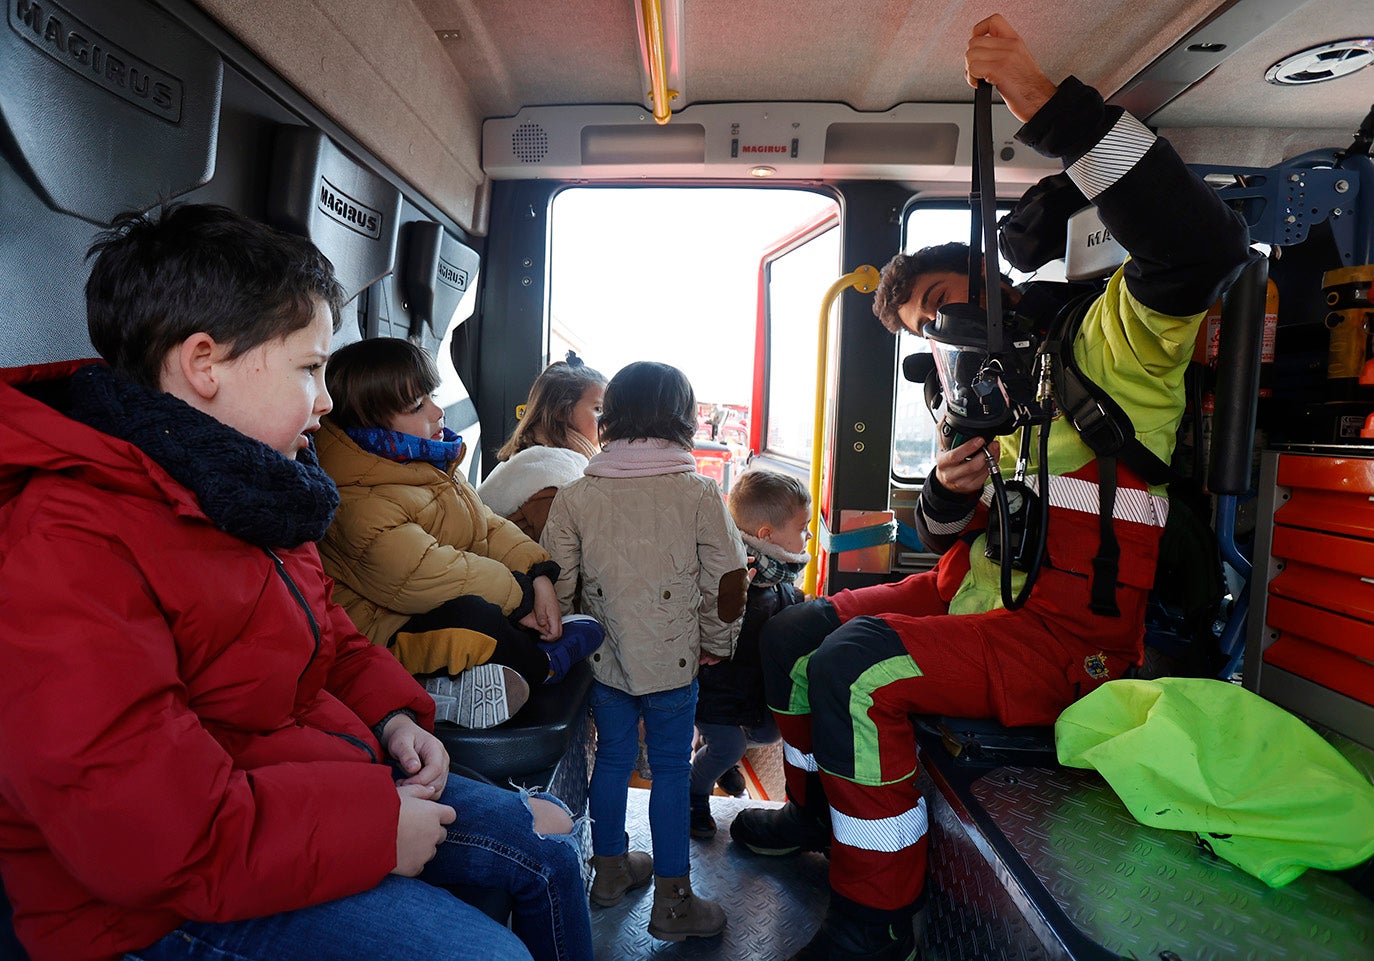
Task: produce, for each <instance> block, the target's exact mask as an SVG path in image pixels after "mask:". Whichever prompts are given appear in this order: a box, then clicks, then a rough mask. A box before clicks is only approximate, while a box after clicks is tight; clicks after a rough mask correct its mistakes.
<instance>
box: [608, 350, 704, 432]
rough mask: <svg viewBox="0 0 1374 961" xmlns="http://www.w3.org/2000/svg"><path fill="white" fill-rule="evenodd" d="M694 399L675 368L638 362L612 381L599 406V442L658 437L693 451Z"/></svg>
mask: <svg viewBox="0 0 1374 961" xmlns="http://www.w3.org/2000/svg"><path fill="white" fill-rule="evenodd" d="M696 432H697V397H696V394H695V393H694V392H693V391H692V384H691V381H689V380H688V379H687V375H686V374H684V373H683V372H682V371H680V370H678V369H677V368H676V367H672V366H669V365H668V364H660V363H657V362H655V361H652V360H641V361H637V362H635V363H633V364H630V365H629V366H628V367H625V368H622V369H621V371H620V373H618V374H616V375H615V376H614V377H612V378H611V382H610V383H609V384H607V385H606V400H605V402H604V403H603V404H602V407H601V442H602V443H603V444H609V443H610V442H611V441H613V440H642V439H644V438H647V437H659V438H662V439H663V440H667V441H672V442H673V443H674V444H677V445H678V446H679V447H681V448H683V449H684V450H691V449H692V438H693V437H695V436H696Z"/></svg>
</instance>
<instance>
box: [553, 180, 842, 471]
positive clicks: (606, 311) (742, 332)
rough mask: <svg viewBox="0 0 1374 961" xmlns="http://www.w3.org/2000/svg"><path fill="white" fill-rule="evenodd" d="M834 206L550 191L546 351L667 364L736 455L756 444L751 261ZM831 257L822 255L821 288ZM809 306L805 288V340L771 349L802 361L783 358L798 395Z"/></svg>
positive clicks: (807, 369) (795, 194)
mask: <svg viewBox="0 0 1374 961" xmlns="http://www.w3.org/2000/svg"><path fill="white" fill-rule="evenodd" d="M835 207H836V204H835V201H834V200H833V199H832V198H831V197H829V196H827V195H824V194H818V193H813V192H810V191H804V190H791V189H787V188H748V187H737V188H707V187H700V188H695V187H677V188H657V187H574V188H570V189H568V190H564V191H562V192H560V193H559V194H558V195H557V196H556V197H555V198H554V202H553V207H552V211H551V216H550V223H551V227H550V244H551V247H550V254H549V264H550V268H549V269H550V276H549V318H548V319H549V327H548V331H549V333H548V358H549V359H554V360H557V359H561V358H562V357H563V356H564V354H565V352H566V351H567V350H568V349H569V348H571V349H573V350H576V351H577V353H578V355H579V356H580V357H582V358H583V359H584V360H585V361H586V362H587V363H588V364H589V365H591V366H592V367H595V368H596V369H597V370H599V371H601V373H603V374H605V375H606V376H607V377H608V378H609V377H612V376H614V375H615V373H616V372H617V371H618V370H620V368H622V367H624V366H625V365H626V364H629V363H632V362H634V361H637V360H655V361H660V362H662V363H666V364H672V365H673V366H675V367H677V368H679V369H681V370H682V371H683V372H684V373H685V374H686V375H687V377H688V379H689V380H691V382H692V387H693V389H694V390H695V392H696V396H697V402H698V404H699V405H700V406H701V408H702V409H704V410H708V411H710V410H728V411H729V416H728V418H725V419H728V421H729V424H728V426H729V428H730V429H729V430H719V429H718V430H717V434H718V435H719V436H718V440H720V441H721V442H724V443H727V444H729V445H730V446H731V448H732V450H733V451H734V453H735V455H736V456H737V457H738V458H739V459H740V460H741V461H742V460H743V459H744V458H745V457H747V454H748V451H749V449H750V447H753V448H755V449H757V448H758V447H759V442H758V439H756V438H750V437H748V430H747V427H748V425H749V423H750V416H749V412H750V407H751V404H752V401H753V393H752V389H753V382H754V342H755V329H756V321H757V313H758V295H759V291H758V270H759V258H760V256H761V254H762V253H763V251H765V250H767V249H769V248H770V247H771V246H772V245H773V244H774V243H775V242H776V241H777V239H778V238H779V237H782V236H784V235H785V234H786V233H787V232H788V231H790V230H792V229H794V228H795V227H796V225H797V224H800V223H804V222H806V221H808V220H811V219H813V218H815V217H817V216H818V215H820V214H821V213H823V212H825V211H828V210H833V209H835ZM837 263H838V256H837V255H832V261H831V264H830V266H829V267H828V268H827V269H826V271H825V279H824V280H823V281H822V286H821V290H822V291H824V287H825V285H826V284H828V283H830V281H831V280H833V279H834V277H835V276H836V274H835V270H836V266H835V265H836V264H837ZM819 302H820V296H819V294H817V295H816V296H815V297H814V298H812V299H811V300H810V301H809V304H810V306H808V307H807V308H806V309H805V310H804V311H800V312H799V314H798V316H800V317H801V318H803V319H805V318H807V317H809V318H811V320H810V325H811V326H810V329H811V331H812V334H811V335H810V337H809V339H808V337H807V335H806V334H805V333H803V332H800V331H793V332H791V334H790V335H789V336H788V337H786V338H782V341H783V343H782V344H781V345H780V348H782V349H786V350H787V351H789V353H788V355H787V356H788V357H789V358H791V357H792V354H791V353H790V352H791V351H793V350H796V351H798V352H799V353H800V356H801V357H802V358H804V360H801V359H799V360H795V361H792V360H787V361H783V363H785V364H787V365H789V366H792V365H793V364H795V363H801V364H803V366H802V367H801V368H795V367H794V368H793V369H791V370H789V372H788V375H787V377H786V378H784V379H785V381H786V382H787V383H786V385H785V386H787V387H789V388H790V387H794V386H800V387H804V389H805V392H806V393H807V395H809V394H810V392H811V390H812V381H813V379H814V373H812V372H813V371H814V370H815V367H814V356H813V355H814V345H815V334H814V331H815V312H816V309H817V307H816V305H817V304H819ZM790 396H791V395H789V397H790ZM787 403H806V400H805V397H803V398H801V399H800V400H796V401H794V400H790V399H789V400H788V401H787ZM807 411H808V424H807V426H808V432H809V427H810V423H809V411H810V407H809V405H808V407H807ZM719 426H726V425H718V427H719ZM705 429H706V431H707V432H708V433H709V426H707V427H706V428H705Z"/></svg>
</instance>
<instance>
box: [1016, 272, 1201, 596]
mask: <svg viewBox="0 0 1374 961" xmlns="http://www.w3.org/2000/svg"><path fill="white" fill-rule="evenodd" d="M1097 297H1098V294H1097V293H1096V292H1092V293H1087V294H1084V295H1082V296H1081V297H1079V298H1077V299H1076V300H1074V301H1071V302H1070V303H1069V304H1068V305H1067V306H1066V307H1065V308H1064V309H1063V310H1061V311H1060V312H1059V316H1057V317H1056V318H1055V320H1054V323H1053V324H1051V325H1050V329H1049V332H1048V333H1047V334H1046V337H1045V344H1044V346H1043V347H1042V348H1041V350H1043V351H1044V352H1045V353H1046V354H1047V355H1048V356H1049V359H1050V370H1051V376H1052V377H1053V382H1054V397H1055V402H1056V403H1057V404H1059V407H1060V409H1061V410H1063V411H1064V413H1065V414H1066V415H1067V416H1068V418H1069V423H1071V424H1072V425H1073V428H1074V430H1076V431H1078V436H1079V437H1081V438H1083V443H1085V444H1087V445H1088V447H1089V449H1090V450H1092V452H1093V453H1094V454H1096V455H1097V457H1098V480H1097V502H1098V503H1097V509H1098V517H1099V522H1098V543H1097V556H1096V557H1094V558H1093V576H1092V599H1091V602H1090V603H1089V605H1088V606H1089V608H1090V609H1091V610H1092V611H1093V613H1095V614H1101V615H1104V616H1107V617H1120V616H1121V610H1120V608H1118V607H1117V603H1116V579H1117V574H1118V573H1119V565H1120V560H1121V545H1120V544H1119V543H1118V542H1117V539H1116V530H1115V528H1114V527H1113V526H1112V519H1113V516H1114V514H1115V511H1116V487H1117V484H1116V465H1117V461H1120V462H1121V463H1123V464H1125V465H1126V466H1127V467H1130V468H1131V469H1132V470H1134V471H1135V472H1136V473H1137V474H1139V475H1140V477H1141V478H1142V479H1144V481H1145V483H1147V484H1164V483H1170V482H1172V481H1173V480H1175V479H1176V477H1177V475H1176V474H1175V473H1174V471H1173V469H1172V468H1170V467H1169V465H1168V464H1166V463H1164V461H1162V460H1160V459H1159V457H1157V456H1156V455H1155V454H1154V453H1153V452H1152V451H1151V450H1150V449H1149V448H1148V447H1146V446H1145V445H1144V444H1142V443H1141V442H1140V439H1139V438H1138V437H1136V435H1135V424H1133V423H1131V416H1130V415H1129V414H1127V413H1126V411H1125V410H1123V409H1122V408H1121V405H1120V404H1118V403H1117V402H1116V401H1115V400H1113V399H1112V397H1111V395H1110V394H1108V393H1107V392H1106V391H1105V390H1103V389H1102V388H1101V387H1100V386H1098V385H1097V384H1096V383H1095V382H1094V381H1092V380H1091V379H1089V378H1088V376H1087V375H1086V374H1084V373H1083V371H1081V370H1079V368H1078V362H1077V361H1076V360H1074V356H1073V341H1074V338H1075V337H1077V336H1078V329H1079V328H1080V327H1081V326H1082V325H1083V318H1084V317H1086V316H1087V314H1088V308H1089V307H1091V306H1092V304H1093V302H1094V301H1095V300H1096V299H1097Z"/></svg>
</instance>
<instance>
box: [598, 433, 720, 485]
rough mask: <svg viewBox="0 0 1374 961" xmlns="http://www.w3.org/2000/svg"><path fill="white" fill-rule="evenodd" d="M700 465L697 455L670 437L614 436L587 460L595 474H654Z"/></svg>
mask: <svg viewBox="0 0 1374 961" xmlns="http://www.w3.org/2000/svg"><path fill="white" fill-rule="evenodd" d="M696 469H697V462H696V458H694V457H693V456H692V452H691V451H689V450H683V449H682V448H681V447H679V446H677V445H676V444H674V443H673V442H672V441H670V440H663V439H662V438H660V437H645V438H641V439H639V440H613V441H611V442H610V443H609V444H607V445H606V446H605V447H604V448H602V450H601V453H599V454H597V455H596V456H595V457H593V458H592V459H591V460H590V461H588V462H587V469H586V471H584V473H586V474H590V475H591V476H592V477H653V476H655V475H656V474H684V473H686V472H688V471H694V470H696Z"/></svg>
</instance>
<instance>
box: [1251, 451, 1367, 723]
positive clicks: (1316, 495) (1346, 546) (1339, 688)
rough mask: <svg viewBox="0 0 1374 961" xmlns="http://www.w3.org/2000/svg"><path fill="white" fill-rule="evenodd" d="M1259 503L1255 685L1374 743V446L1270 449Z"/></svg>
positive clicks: (1315, 718)
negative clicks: (1365, 447)
mask: <svg viewBox="0 0 1374 961" xmlns="http://www.w3.org/2000/svg"><path fill="white" fill-rule="evenodd" d="M1259 500H1260V502H1259V516H1258V521H1257V528H1256V532H1255V557H1256V558H1257V560H1258V561H1259V563H1258V564H1257V565H1256V568H1255V573H1254V580H1253V582H1252V585H1251V609H1250V617H1249V631H1248V635H1247V638H1246V650H1245V669H1244V683H1245V686H1246V687H1247V688H1249V689H1250V690H1252V691H1257V692H1258V693H1260V694H1262V695H1263V696H1264V697H1266V698H1268V699H1269V700H1271V701H1273V702H1275V703H1277V704H1280V705H1282V706H1283V707H1285V708H1287V709H1289V710H1291V711H1293V712H1294V713H1295V714H1299V715H1302V716H1303V717H1307V718H1309V719H1311V720H1313V721H1316V722H1317V723H1319V724H1323V725H1325V726H1327V727H1329V728H1332V729H1334V730H1336V731H1338V732H1340V733H1342V734H1344V735H1346V736H1347V737H1351V738H1353V739H1355V740H1357V741H1359V742H1361V743H1362V744H1365V745H1367V746H1370V747H1374V450H1371V451H1369V452H1368V453H1366V452H1365V451H1363V450H1361V449H1358V448H1355V449H1351V450H1348V451H1347V450H1346V449H1332V448H1314V449H1313V450H1311V451H1307V450H1301V449H1291V450H1283V451H1268V452H1266V453H1265V454H1264V457H1263V461H1262V465H1261V471H1260V499H1259ZM1266 559H1267V569H1266Z"/></svg>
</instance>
